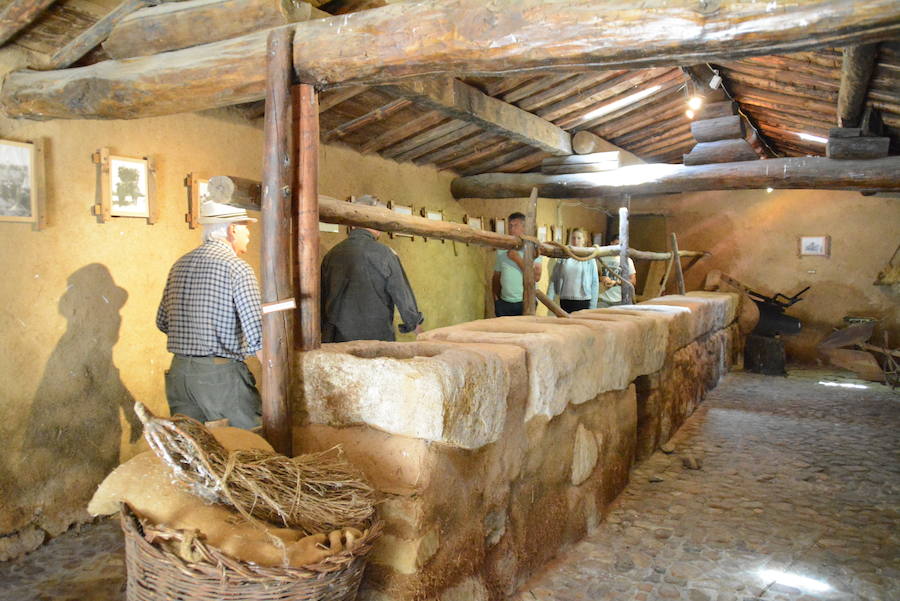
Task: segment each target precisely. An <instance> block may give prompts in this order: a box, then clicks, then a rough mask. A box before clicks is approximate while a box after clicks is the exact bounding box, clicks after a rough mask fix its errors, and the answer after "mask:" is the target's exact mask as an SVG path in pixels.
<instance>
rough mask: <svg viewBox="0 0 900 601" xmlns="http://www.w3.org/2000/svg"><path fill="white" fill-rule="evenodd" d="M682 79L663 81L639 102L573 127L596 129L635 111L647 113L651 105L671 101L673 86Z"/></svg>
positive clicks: (618, 120) (680, 83)
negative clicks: (660, 85)
mask: <svg viewBox="0 0 900 601" xmlns="http://www.w3.org/2000/svg"><path fill="white" fill-rule="evenodd" d="M682 83H683V82H682V81H681V80H679V79H674V78H673V79H672V80H670V81H668V82H667V83H663V84H662V87H661V88H660V89H659V90H657V91H656V92H654V93H653V94H651V95H650V96H647V97H646V98H642V99H641V100H639V101H637V102H633V103H631V104H629V105H627V106H623V107H622V108H620V109H617V110H615V111H613V112H611V113H606V114H605V115H600V116H598V117H594V118H593V119H588V120H587V121H582V122H581V123H579V124H578V125H577V126H575V127H574V128H573V129H576V130H582V129H589V130H594V129H596V128H598V127H603V125H604V124H606V123H610V122H616V123H618V122H620V121H621V120H622V119H623V118H624V117H625V116H626V115H630V114H631V113H633V112H635V111H638V110H640V111H642V113H646V112H647V111H649V110H650V107H651V106H657V105H658V104H659V103H660V102H661V101H670V100H671V98H670V96H671V95H672V94H673V88H677V87H679V86H681V85H682Z"/></svg>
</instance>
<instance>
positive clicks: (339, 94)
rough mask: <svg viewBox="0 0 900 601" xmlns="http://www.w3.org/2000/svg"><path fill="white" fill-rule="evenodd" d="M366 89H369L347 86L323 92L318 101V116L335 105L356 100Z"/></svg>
mask: <svg viewBox="0 0 900 601" xmlns="http://www.w3.org/2000/svg"><path fill="white" fill-rule="evenodd" d="M368 89H370V88H369V87H368V86H348V87H346V88H338V89H336V90H329V91H327V92H323V93H322V95H321V97H322V99H321V100H320V101H319V114H320V115H321V114H322V113H324V112H325V111H330V110H331V109H333V108H334V107H336V106H337V105H339V104H341V103H343V102H346V101H348V100H350V99H351V98H356V97H357V96H359V95H360V94H362V93H363V92H365V91H366V90H368Z"/></svg>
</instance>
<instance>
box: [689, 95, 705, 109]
mask: <svg viewBox="0 0 900 601" xmlns="http://www.w3.org/2000/svg"><path fill="white" fill-rule="evenodd" d="M701 106H703V99H702V98H700V97H699V96H691V98H690V100H688V108H690V109H691V110H692V111H696V110H697V109H699V108H700V107H701Z"/></svg>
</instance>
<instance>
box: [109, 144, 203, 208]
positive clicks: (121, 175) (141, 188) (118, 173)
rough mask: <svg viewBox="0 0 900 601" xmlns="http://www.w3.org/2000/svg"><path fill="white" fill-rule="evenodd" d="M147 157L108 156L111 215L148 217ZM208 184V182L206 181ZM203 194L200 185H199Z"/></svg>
mask: <svg viewBox="0 0 900 601" xmlns="http://www.w3.org/2000/svg"><path fill="white" fill-rule="evenodd" d="M149 175H150V170H149V168H148V165H147V159H133V158H129V157H119V156H112V155H110V157H109V194H110V199H109V207H110V215H111V216H113V217H150V181H149V180H150V177H149ZM207 184H208V182H207ZM198 188H199V191H200V196H201V198H202V196H203V190H202V186H199V185H198Z"/></svg>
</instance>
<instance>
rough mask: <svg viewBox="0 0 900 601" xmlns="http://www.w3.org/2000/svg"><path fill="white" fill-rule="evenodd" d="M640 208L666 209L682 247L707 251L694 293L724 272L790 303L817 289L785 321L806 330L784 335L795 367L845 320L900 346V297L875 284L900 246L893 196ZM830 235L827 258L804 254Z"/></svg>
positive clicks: (781, 196)
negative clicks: (868, 326)
mask: <svg viewBox="0 0 900 601" xmlns="http://www.w3.org/2000/svg"><path fill="white" fill-rule="evenodd" d="M632 208H633V209H634V210H637V211H646V212H659V211H660V210H663V211H665V213H666V214H667V216H668V227H669V231H672V232H676V233H677V234H678V240H679V246H681V247H682V248H690V249H694V250H708V251H710V252H712V257H709V258H707V259H704V260H703V261H702V262H701V263H700V264H698V265H697V266H696V267H695V268H694V269H692V270H691V271H690V272H688V273H687V274H686V276H685V277H686V280H687V287H688V290H696V289H699V288H701V287H702V283H703V278H704V277H705V275H706V273H707V272H708V271H709V270H710V269H721V270H722V271H724V272H725V273H728V274H730V275H732V276H734V277H736V278H738V279H739V280H741V281H742V282H744V283H746V284H747V285H748V286H750V287H751V288H752V289H754V290H757V291H759V292H762V293H764V294H767V295H769V296H771V295H774V294H775V293H776V292H781V293H784V294H787V295H788V296H791V295H793V294H794V293H796V292H799V291H800V290H801V289H803V288H805V287H806V286H812V288H811V289H810V290H809V291H807V292H806V294H804V295H803V300H802V301H800V302H799V303H797V304H796V305H794V306H793V307H792V308H791V309H789V310H788V314H790V315H793V316H795V317H798V318H800V319H801V320H803V331H802V332H801V333H800V334H797V335H795V336H786V337H785V338H784V340H785V346H786V349H787V353H788V358H789V359H790V360H794V361H799V362H814V361H815V360H816V351H815V346H816V344H817V343H818V342H819V340H821V339H822V337H823V336H825V335H827V334H828V333H830V332H831V331H832V329H833V328H835V327H842V325H843V323H842V321H841V320H842V318H843V317H844V316H845V315H861V316H866V317H875V318H878V319H881V320H883V321H882V324H881V326H880V327H879V329H878V330H876V335H877V336H878V340H879V341H880V340H881V338H880V336H881V333H880V332H881V330H882V329H884V328H886V329H888V330H889V334H890V337H891V341H892V344H893V345H894V346H897V344H898V343H900V298H898V297H897V296H896V295H892V293H891V292H890V289H889V288H888V287H884V286H874V285H873V284H872V282H874V281H875V277H876V276H877V274H878V272H879V271H880V270H881V269H882V268H884V266H885V265H886V264H887V262H888V261H889V260H890V258H891V255H892V254H893V253H894V250H895V249H896V248H897V245H898V244H900V202H898V199H897V198H891V197H882V196H862V195H861V194H859V193H858V192H845V191H837V190H776V191H774V192H772V193H771V194H767V193H766V192H765V191H764V190H746V191H728V192H698V193H692V194H682V195H680V196H672V197H659V198H654V199H641V200H638V199H633V200H632ZM822 235H830V236H831V257H830V258H824V257H809V256H804V257H800V256H798V238H799V237H800V236H822Z"/></svg>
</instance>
